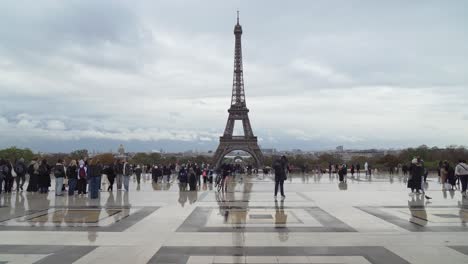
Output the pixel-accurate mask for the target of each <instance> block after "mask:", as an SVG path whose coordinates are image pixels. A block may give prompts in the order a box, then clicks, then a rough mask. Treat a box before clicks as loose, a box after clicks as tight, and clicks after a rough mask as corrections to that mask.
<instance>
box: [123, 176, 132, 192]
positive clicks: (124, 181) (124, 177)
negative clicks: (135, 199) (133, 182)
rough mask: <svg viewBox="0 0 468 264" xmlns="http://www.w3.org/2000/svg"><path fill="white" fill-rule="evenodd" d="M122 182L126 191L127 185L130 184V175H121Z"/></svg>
mask: <svg viewBox="0 0 468 264" xmlns="http://www.w3.org/2000/svg"><path fill="white" fill-rule="evenodd" d="M123 184H124V188H125V191H127V192H128V185H129V184H130V176H123Z"/></svg>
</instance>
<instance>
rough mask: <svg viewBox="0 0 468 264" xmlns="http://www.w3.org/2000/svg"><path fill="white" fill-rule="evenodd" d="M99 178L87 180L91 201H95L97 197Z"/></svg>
mask: <svg viewBox="0 0 468 264" xmlns="http://www.w3.org/2000/svg"><path fill="white" fill-rule="evenodd" d="M99 178H100V177H90V178H89V194H90V197H91V199H97V198H98V197H99Z"/></svg>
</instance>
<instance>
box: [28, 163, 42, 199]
mask: <svg viewBox="0 0 468 264" xmlns="http://www.w3.org/2000/svg"><path fill="white" fill-rule="evenodd" d="M28 174H29V183H28V188H26V191H27V192H37V190H38V188H39V162H38V161H37V158H35V159H33V160H32V161H31V163H30V164H29V167H28Z"/></svg>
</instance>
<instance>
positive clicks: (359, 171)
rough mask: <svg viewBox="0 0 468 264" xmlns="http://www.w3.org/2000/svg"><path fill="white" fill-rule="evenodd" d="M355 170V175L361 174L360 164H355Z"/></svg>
mask: <svg viewBox="0 0 468 264" xmlns="http://www.w3.org/2000/svg"><path fill="white" fill-rule="evenodd" d="M356 172H357V176H358V177H359V176H361V164H359V163H358V164H356Z"/></svg>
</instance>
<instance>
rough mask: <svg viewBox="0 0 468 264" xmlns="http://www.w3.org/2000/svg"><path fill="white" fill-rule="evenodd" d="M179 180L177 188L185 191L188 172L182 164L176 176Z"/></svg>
mask: <svg viewBox="0 0 468 264" xmlns="http://www.w3.org/2000/svg"><path fill="white" fill-rule="evenodd" d="M177 178H178V180H179V190H180V191H185V190H187V182H188V174H187V171H186V170H185V166H182V167H181V168H180V170H179V176H178V177H177Z"/></svg>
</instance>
